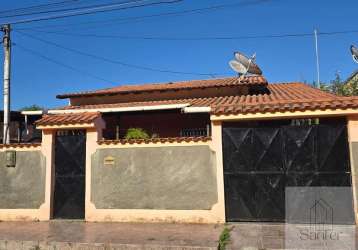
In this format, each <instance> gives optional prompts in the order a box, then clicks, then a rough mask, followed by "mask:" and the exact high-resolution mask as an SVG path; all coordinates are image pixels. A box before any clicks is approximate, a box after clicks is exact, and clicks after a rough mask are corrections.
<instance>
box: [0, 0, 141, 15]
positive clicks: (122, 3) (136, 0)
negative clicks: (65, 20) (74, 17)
mask: <svg viewBox="0 0 358 250" xmlns="http://www.w3.org/2000/svg"><path fill="white" fill-rule="evenodd" d="M143 1H144V2H146V1H148V0H128V1H125V2H120V3H110V4H97V5H89V6H82V7H72V8H69V7H68V8H66V9H54V10H42V11H37V12H28V13H20V14H13V15H7V16H0V19H3V18H12V17H19V16H31V15H39V14H49V13H56V12H66V11H80V10H89V9H97V8H108V7H115V6H121V5H127V4H132V3H136V2H143Z"/></svg>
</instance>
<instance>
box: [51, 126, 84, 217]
mask: <svg viewBox="0 0 358 250" xmlns="http://www.w3.org/2000/svg"><path fill="white" fill-rule="evenodd" d="M85 163H86V132H85V131H84V130H59V131H57V133H56V138H55V190H54V206H53V218H55V219H84V216H85V165H86V164H85Z"/></svg>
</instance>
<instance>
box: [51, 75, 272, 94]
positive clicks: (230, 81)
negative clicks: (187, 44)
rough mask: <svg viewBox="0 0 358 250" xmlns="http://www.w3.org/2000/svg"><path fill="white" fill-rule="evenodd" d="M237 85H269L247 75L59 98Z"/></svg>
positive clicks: (262, 78)
mask: <svg viewBox="0 0 358 250" xmlns="http://www.w3.org/2000/svg"><path fill="white" fill-rule="evenodd" d="M237 85H264V86H265V85H267V80H266V79H265V78H264V77H263V76H246V77H243V78H240V79H239V78H238V77H229V78H214V79H207V80H191V81H181V82H170V83H152V84H142V85H122V86H118V87H114V88H108V89H101V90H95V91H86V92H77V93H69V94H62V95H57V98H59V99H65V98H70V97H80V96H99V95H111V94H124V93H137V92H151V91H166V90H181V89H197V88H210V87H224V86H237Z"/></svg>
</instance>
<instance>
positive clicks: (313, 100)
mask: <svg viewBox="0 0 358 250" xmlns="http://www.w3.org/2000/svg"><path fill="white" fill-rule="evenodd" d="M267 89H268V93H263V94H257V95H241V96H240V95H238V96H220V97H206V98H190V99H177V100H161V101H145V102H128V103H115V104H94V105H81V106H66V107H64V108H63V109H66V110H81V109H82V110H86V111H88V110H91V109H93V110H96V109H104V108H122V107H138V106H155V105H167V104H183V103H189V104H190V106H191V107H211V112H212V113H213V114H248V113H259V112H260V113H268V112H275V111H305V110H325V109H347V108H358V97H341V96H336V95H333V94H331V93H327V92H324V91H321V90H319V89H316V88H313V87H311V86H308V85H306V84H304V83H279V84H278V83H277V84H269V85H267Z"/></svg>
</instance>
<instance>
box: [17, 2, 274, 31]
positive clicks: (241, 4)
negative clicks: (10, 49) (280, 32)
mask: <svg viewBox="0 0 358 250" xmlns="http://www.w3.org/2000/svg"><path fill="white" fill-rule="evenodd" d="M272 1H274V0H246V1H240V2H239V3H231V4H220V5H212V6H208V7H204V8H196V9H187V10H181V11H172V12H163V13H158V14H152V15H145V16H136V17H128V18H113V19H109V20H104V21H90V22H81V23H74V24H61V25H43V26H37V27H32V28H40V29H41V28H55V27H67V26H71V30H73V27H74V26H83V25H85V26H86V25H87V26H90V27H94V26H98V25H102V24H113V23H116V25H118V24H126V23H132V22H138V21H142V20H146V19H148V18H156V17H165V16H178V15H185V14H198V13H199V14H200V13H205V12H209V11H215V10H220V9H224V8H230V7H232V8H234V7H246V6H251V5H258V4H262V3H267V2H272ZM117 22H119V23H117ZM107 26H108V25H107ZM27 29H31V28H21V29H17V30H27Z"/></svg>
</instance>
